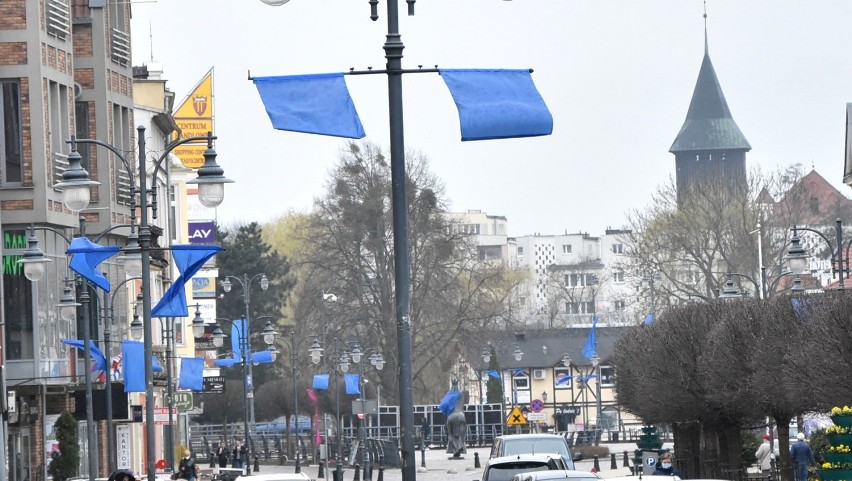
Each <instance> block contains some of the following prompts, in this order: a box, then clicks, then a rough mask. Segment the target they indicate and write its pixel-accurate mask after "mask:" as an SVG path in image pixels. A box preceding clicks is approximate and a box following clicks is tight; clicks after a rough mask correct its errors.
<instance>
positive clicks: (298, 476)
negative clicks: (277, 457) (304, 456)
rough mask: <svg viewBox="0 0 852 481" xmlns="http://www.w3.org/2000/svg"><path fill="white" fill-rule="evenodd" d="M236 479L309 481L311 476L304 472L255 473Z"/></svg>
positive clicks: (249, 480)
mask: <svg viewBox="0 0 852 481" xmlns="http://www.w3.org/2000/svg"><path fill="white" fill-rule="evenodd" d="M236 481H311V478H310V476H308V475H307V474H305V473H275V474H257V473H255V474H252V475H251V476H240V477H238V478H237V479H236Z"/></svg>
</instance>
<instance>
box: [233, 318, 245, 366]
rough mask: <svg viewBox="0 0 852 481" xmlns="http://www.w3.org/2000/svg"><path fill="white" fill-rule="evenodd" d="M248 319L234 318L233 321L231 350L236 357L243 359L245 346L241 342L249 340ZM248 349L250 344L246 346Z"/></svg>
mask: <svg viewBox="0 0 852 481" xmlns="http://www.w3.org/2000/svg"><path fill="white" fill-rule="evenodd" d="M248 329H249V325H248V320H247V319H246V318H244V317H243V318H240V319H234V320H233V321H231V352H232V353H233V357H234V359H238V360H241V359H240V358H241V357H242V355H243V346H242V344H241V343H245V342H248ZM245 348H246V351H248V346H245Z"/></svg>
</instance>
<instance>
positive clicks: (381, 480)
mask: <svg viewBox="0 0 852 481" xmlns="http://www.w3.org/2000/svg"><path fill="white" fill-rule="evenodd" d="M376 481H385V465H384V463H382V462H381V461H380V462H379V477H378V478H376Z"/></svg>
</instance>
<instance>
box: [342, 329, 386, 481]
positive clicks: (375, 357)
mask: <svg viewBox="0 0 852 481" xmlns="http://www.w3.org/2000/svg"><path fill="white" fill-rule="evenodd" d="M366 352H371V355H370V357H369V358H368V361H370V364H371V365H372V366H373V367H375V368H376V370H377V371H381V370H382V369H383V368H384V367H385V360H384V358H383V357H382V353H381V352H379V350H378V349H375V348H368V349H366V350H365V351H364V352H362V351H361V346H360V345H359V344H358V343H357V342H355V343H354V344H353V345H352V348H351V349H350V356H351V357H352V362H354V363H355V364H357V365H358V383H359V389H358V390H359V391H360V393H361V415H362V416H363V417H362V418H361V459H362V460H363V461H362V462H363V464H362V465H361V469H362V472H363V473H364V476H363V479H365V480H366V479H370V476H369V474H368V473H370V472H371V470H370V454H369V453H368V452H367V393H366V392H364V364H363V363H361V357H362V356H363V355H364V354H366Z"/></svg>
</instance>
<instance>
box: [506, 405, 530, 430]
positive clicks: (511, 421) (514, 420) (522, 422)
mask: <svg viewBox="0 0 852 481" xmlns="http://www.w3.org/2000/svg"><path fill="white" fill-rule="evenodd" d="M526 424H527V418H525V417H524V413H522V412H521V410H520V409H519V408H518V407H517V406H515V407H513V408H512V412H511V413H509V417H508V418H506V426H526Z"/></svg>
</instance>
